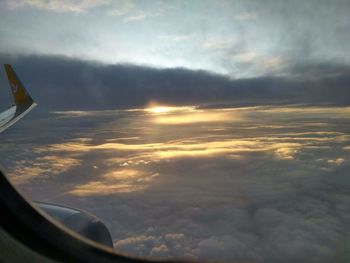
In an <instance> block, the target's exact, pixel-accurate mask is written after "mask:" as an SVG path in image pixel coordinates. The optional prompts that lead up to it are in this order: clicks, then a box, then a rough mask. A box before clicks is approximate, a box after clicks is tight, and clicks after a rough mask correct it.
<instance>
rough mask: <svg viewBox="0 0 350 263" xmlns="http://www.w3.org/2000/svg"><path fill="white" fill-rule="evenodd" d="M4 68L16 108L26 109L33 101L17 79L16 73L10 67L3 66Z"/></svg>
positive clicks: (7, 65)
mask: <svg viewBox="0 0 350 263" xmlns="http://www.w3.org/2000/svg"><path fill="white" fill-rule="evenodd" d="M4 66H5V70H6V73H7V78H8V80H9V84H10V86H11V91H12V95H13V98H14V101H15V104H16V106H17V108H18V109H23V108H24V109H26V108H28V107H30V106H31V105H32V104H33V103H34V101H33V99H32V98H31V97H30V95H29V94H28V92H27V91H26V89H25V88H24V86H23V84H22V83H21V81H20V80H19V78H18V77H17V74H16V72H15V71H14V70H13V69H12V67H11V65H9V64H5V65H4Z"/></svg>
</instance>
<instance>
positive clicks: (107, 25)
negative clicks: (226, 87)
mask: <svg viewBox="0 0 350 263" xmlns="http://www.w3.org/2000/svg"><path fill="white" fill-rule="evenodd" d="M0 10H1V11H0V12H1V15H0V52H2V53H6V54H7V53H10V54H39V55H42V54H46V55H53V54H54V55H64V56H69V57H73V58H79V59H83V60H95V61H99V62H103V63H108V64H110V63H133V64H141V65H148V66H154V67H159V68H164V67H185V68H188V69H204V70H209V71H214V72H217V73H223V74H228V75H229V76H231V77H234V78H240V77H254V76H262V75H288V74H290V71H291V69H293V68H294V67H295V66H300V65H310V64H340V65H348V64H349V63H350V46H349V45H348V43H349V42H350V31H349V28H350V16H349V15H348V14H349V11H350V3H349V1H346V0H344V1H339V0H335V1H325V0H308V1H271V0H268V1H258V0H248V1H242V0H236V1H226V0H219V1H208V0H205V1H196V0H193V1H142V0H141V1H133V0H124V1H111V0H96V1H92V0H81V1H67V0H65V1H58V0H48V1H40V0H36V1H34V0H14V1H10V0H2V1H0Z"/></svg>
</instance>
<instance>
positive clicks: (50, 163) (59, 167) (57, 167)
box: [9, 155, 81, 184]
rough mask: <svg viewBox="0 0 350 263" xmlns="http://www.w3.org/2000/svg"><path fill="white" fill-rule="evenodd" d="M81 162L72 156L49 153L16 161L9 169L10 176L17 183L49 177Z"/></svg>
mask: <svg viewBox="0 0 350 263" xmlns="http://www.w3.org/2000/svg"><path fill="white" fill-rule="evenodd" d="M80 163H81V162H80V161H79V160H77V159H74V158H71V157H62V156H55V155H48V156H44V157H38V158H36V159H34V160H30V161H26V160H21V161H16V163H15V165H14V167H12V168H10V169H9V176H10V177H11V180H13V182H14V183H15V184H23V183H28V182H29V181H30V180H33V179H35V178H39V177H40V178H49V177H50V176H56V175H58V174H62V173H64V172H66V171H68V170H69V169H71V168H72V167H75V166H78V165H80Z"/></svg>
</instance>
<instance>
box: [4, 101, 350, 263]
mask: <svg viewBox="0 0 350 263" xmlns="http://www.w3.org/2000/svg"><path fill="white" fill-rule="evenodd" d="M38 109H40V108H38ZM186 111H188V112H189V113H202V114H203V118H205V114H206V112H208V113H210V112H225V113H226V114H228V115H229V116H233V117H234V116H235V115H236V114H239V116H240V118H239V119H238V120H234V121H231V120H230V118H227V119H224V120H222V121H221V122H216V121H208V122H200V123H198V122H197V123H185V124H183V123H179V124H176V125H175V124H172V125H169V124H166V123H162V124H159V123H158V124H156V123H155V122H154V118H156V117H157V116H167V115H169V116H175V115H176V114H179V115H180V116H181V114H183V113H184V112H186ZM348 118H349V107H304V108H301V107H300V106H299V107H284V106H279V107H266V106H263V107H246V108H234V109H227V108H226V109H220V110H218V109H215V110H212V109H197V108H181V109H180V110H174V109H173V111H168V112H165V113H164V112H158V113H157V112H150V111H147V110H146V111H145V110H132V111H130V110H107V111H88V112H86V113H84V111H78V112H75V111H67V112H62V111H61V112H52V113H48V112H46V113H45V111H44V112H40V111H39V110H37V111H33V112H32V114H30V115H28V118H24V119H23V120H22V121H21V122H19V123H18V124H16V126H13V127H12V129H11V132H8V133H6V132H5V133H3V134H2V147H1V149H0V154H1V156H2V161H3V162H4V165H5V166H6V167H8V170H9V173H8V175H9V177H10V178H14V180H15V178H16V175H18V174H19V173H20V172H21V170H22V169H24V167H27V169H28V170H29V169H30V168H35V167H37V168H40V169H44V170H46V172H47V173H46V172H45V173H40V174H36V177H30V178H27V181H24V182H23V183H21V184H20V187H21V190H23V191H24V192H25V193H27V194H28V195H29V196H30V197H31V198H33V199H35V200H41V201H47V202H56V203H57V202H58V203H63V204H66V205H70V206H73V207H77V208H81V209H85V210H87V211H89V212H91V213H93V214H95V215H96V216H98V217H100V218H101V219H102V220H104V221H105V222H106V223H107V226H108V228H109V229H110V231H111V233H112V236H113V239H114V244H115V247H116V251H118V252H123V253H130V254H133V255H138V256H147V257H160V258H171V259H173V258H185V259H189V260H196V259H197V260H205V259H207V260H210V259H212V260H226V261H230V262H232V261H233V262H235V261H236V262H269V263H270V262H272V263H273V262H281V261H283V262H288V263H289V262H303V261H308V260H309V261H310V260H311V261H312V260H314V261H315V262H334V261H340V262H342V261H343V262H346V260H347V258H346V251H348V246H347V244H348V240H349V236H348V233H349V225H350V210H349V207H350V198H349V193H348V189H349V186H350V180H349V178H348V177H347V176H346V174H347V172H348V170H349V167H350V160H349V157H348V151H347V147H348V146H349V142H350V135H349V132H348V131H349V130H350V129H349V122H348V121H347V120H348ZM23 131H26V134H23ZM14 145H15V146H16V147H14ZM18 148H21V149H23V150H21V151H18V150H17V149H18ZM46 156H47V157H46ZM52 156H54V157H52ZM60 159H62V162H61V160H60ZM67 159H74V160H75V161H77V162H78V163H79V165H69V164H68V165H65V164H66V162H65V160H67ZM18 160H23V161H24V162H22V163H20V162H17V161H18ZM58 165H61V168H59V166H58ZM60 169H63V170H62V173H51V170H53V171H55V170H60ZM153 175H156V176H153Z"/></svg>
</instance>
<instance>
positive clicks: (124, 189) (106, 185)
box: [69, 169, 159, 196]
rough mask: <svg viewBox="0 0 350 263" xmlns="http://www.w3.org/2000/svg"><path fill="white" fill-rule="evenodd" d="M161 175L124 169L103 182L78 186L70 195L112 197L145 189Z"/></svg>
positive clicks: (107, 176)
mask: <svg viewBox="0 0 350 263" xmlns="http://www.w3.org/2000/svg"><path fill="white" fill-rule="evenodd" d="M158 175H159V174H158V173H146V172H143V171H139V170H131V169H122V170H118V171H112V172H109V173H106V174H105V175H103V176H102V178H101V180H98V181H91V182H88V183H84V184H81V185H77V186H75V187H74V189H73V190H70V191H69V193H70V194H73V195H77V196H91V195H111V194H116V193H130V192H135V191H141V190H143V189H145V188H146V187H147V186H148V185H149V183H150V182H151V181H153V180H154V179H155V178H156V177H157V176H158Z"/></svg>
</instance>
